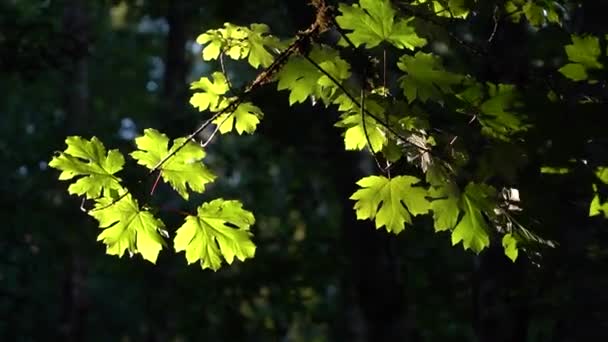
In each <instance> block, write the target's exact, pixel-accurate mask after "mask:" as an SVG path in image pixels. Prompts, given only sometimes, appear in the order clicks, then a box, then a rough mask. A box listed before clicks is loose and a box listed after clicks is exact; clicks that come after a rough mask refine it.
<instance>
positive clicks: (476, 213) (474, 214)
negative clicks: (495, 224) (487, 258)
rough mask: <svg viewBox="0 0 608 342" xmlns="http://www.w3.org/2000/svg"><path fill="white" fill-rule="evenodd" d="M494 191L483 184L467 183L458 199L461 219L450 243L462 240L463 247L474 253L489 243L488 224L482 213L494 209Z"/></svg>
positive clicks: (489, 213) (488, 212) (454, 243)
mask: <svg viewBox="0 0 608 342" xmlns="http://www.w3.org/2000/svg"><path fill="white" fill-rule="evenodd" d="M495 196H496V191H495V190H494V189H493V188H492V187H490V186H488V185H484V184H476V183H469V184H468V185H467V186H466V188H465V190H464V192H463V194H462V196H461V200H460V209H461V210H462V211H463V212H464V215H463V216H462V219H461V220H460V222H458V224H457V225H456V228H454V230H453V231H452V244H453V245H456V244H457V243H459V242H461V241H462V245H463V247H464V249H471V250H472V251H474V252H475V253H479V252H481V251H482V250H483V249H484V248H486V247H488V246H489V245H490V235H489V226H488V223H487V222H486V219H485V218H484V214H486V215H491V214H492V212H493V210H494V198H495Z"/></svg>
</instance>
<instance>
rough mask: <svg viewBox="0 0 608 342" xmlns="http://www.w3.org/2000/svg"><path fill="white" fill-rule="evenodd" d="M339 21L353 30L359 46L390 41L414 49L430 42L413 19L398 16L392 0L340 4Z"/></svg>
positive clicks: (355, 43)
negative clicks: (419, 33) (418, 30)
mask: <svg viewBox="0 0 608 342" xmlns="http://www.w3.org/2000/svg"><path fill="white" fill-rule="evenodd" d="M338 10H339V11H340V12H341V15H339V16H337V17H336V21H337V22H338V25H340V27H342V28H343V29H346V30H351V31H352V32H351V33H348V34H347V37H348V38H349V39H350V40H351V41H352V42H353V44H354V45H355V46H360V45H366V46H367V48H373V47H375V46H377V45H378V44H380V43H382V42H388V43H390V44H392V45H394V46H396V47H398V48H400V49H403V48H407V49H410V50H414V49H415V48H417V47H423V46H424V45H426V39H424V38H421V37H419V36H418V34H416V31H415V30H414V27H413V26H410V25H411V20H412V19H413V18H410V19H407V20H406V19H395V9H394V8H393V6H392V5H391V3H390V1H389V0H360V1H359V4H358V5H357V4H354V5H352V6H351V5H346V4H342V3H341V4H340V5H339V7H338Z"/></svg>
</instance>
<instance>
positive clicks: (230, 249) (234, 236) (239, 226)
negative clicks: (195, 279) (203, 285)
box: [174, 199, 256, 271]
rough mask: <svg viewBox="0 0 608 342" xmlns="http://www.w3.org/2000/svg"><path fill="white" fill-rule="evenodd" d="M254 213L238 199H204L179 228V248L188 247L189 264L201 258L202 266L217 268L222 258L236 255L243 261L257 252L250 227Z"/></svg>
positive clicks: (229, 259) (177, 243) (175, 241)
mask: <svg viewBox="0 0 608 342" xmlns="http://www.w3.org/2000/svg"><path fill="white" fill-rule="evenodd" d="M254 223H255V218H254V217H253V214H252V213H250V212H249V211H247V210H245V209H243V208H242V204H241V203H240V202H238V201H227V200H223V199H216V200H213V201H211V202H208V203H203V205H201V206H200V207H199V208H198V210H197V215H196V216H188V217H186V222H185V223H184V224H183V225H182V226H181V227H180V228H179V229H178V230H177V235H176V236H175V240H174V244H175V250H176V251H177V252H180V251H186V260H187V261H188V264H192V263H194V262H196V261H200V264H201V267H202V268H203V269H205V268H210V269H212V270H214V271H216V270H218V269H219V268H220V266H221V264H222V259H224V260H226V262H227V263H228V264H232V262H233V261H234V258H237V259H239V260H241V261H244V260H245V259H246V258H252V257H253V256H254V254H255V249H256V247H255V245H254V243H253V242H252V241H251V232H250V231H249V227H250V226H251V225H253V224H254Z"/></svg>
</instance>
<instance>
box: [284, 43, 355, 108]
mask: <svg viewBox="0 0 608 342" xmlns="http://www.w3.org/2000/svg"><path fill="white" fill-rule="evenodd" d="M309 57H310V59H312V60H313V61H314V62H315V63H317V64H318V65H319V66H320V67H321V68H322V69H323V70H325V71H327V73H329V74H330V75H331V76H332V77H333V78H334V79H336V80H337V81H338V82H342V81H344V80H346V79H348V78H349V77H350V70H349V69H350V65H349V64H348V63H347V62H346V61H344V60H343V59H342V58H340V55H339V53H338V51H336V50H334V49H332V48H330V47H327V46H323V45H315V46H313V48H312V50H311V52H310V54H309ZM284 89H288V90H289V91H290V93H289V104H290V105H293V104H294V103H301V102H304V101H305V100H306V99H307V98H308V97H310V96H314V97H316V98H320V99H322V100H323V101H325V102H326V103H329V100H330V97H331V96H332V95H334V93H335V92H336V90H337V86H336V85H335V84H334V82H333V81H332V80H331V79H330V78H329V77H327V75H325V74H323V73H322V72H321V71H319V69H318V68H317V67H315V66H314V65H313V64H312V63H310V62H309V61H308V60H306V59H305V58H304V57H302V56H292V57H290V58H289V60H288V61H287V63H286V64H285V66H283V68H281V71H279V73H278V84H277V90H284Z"/></svg>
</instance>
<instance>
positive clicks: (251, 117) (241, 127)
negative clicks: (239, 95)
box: [213, 102, 264, 134]
mask: <svg viewBox="0 0 608 342" xmlns="http://www.w3.org/2000/svg"><path fill="white" fill-rule="evenodd" d="M263 115H264V114H263V113H262V110H261V109H260V108H258V107H257V106H255V105H254V104H253V103H251V102H244V103H241V104H239V106H238V107H237V108H236V109H235V110H234V112H232V113H224V114H222V115H220V116H218V117H217V119H215V120H213V123H214V124H216V125H220V127H219V131H220V133H222V134H225V133H228V132H231V131H232V130H233V129H236V131H237V133H238V134H243V132H246V133H249V134H251V133H253V132H254V131H255V129H256V127H257V126H258V123H260V118H261V117H262V116H263Z"/></svg>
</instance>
